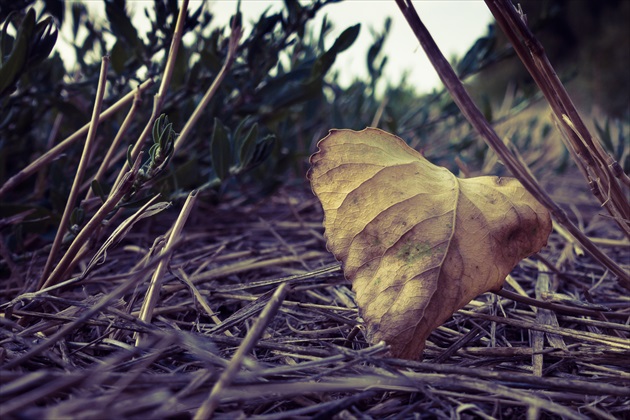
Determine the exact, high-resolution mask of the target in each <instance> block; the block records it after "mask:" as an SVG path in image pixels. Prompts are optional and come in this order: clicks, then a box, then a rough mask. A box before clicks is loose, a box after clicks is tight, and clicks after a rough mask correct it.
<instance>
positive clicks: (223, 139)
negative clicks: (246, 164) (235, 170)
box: [210, 118, 232, 181]
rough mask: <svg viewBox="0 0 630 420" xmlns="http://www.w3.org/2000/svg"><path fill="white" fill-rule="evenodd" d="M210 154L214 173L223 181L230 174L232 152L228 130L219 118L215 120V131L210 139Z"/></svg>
mask: <svg viewBox="0 0 630 420" xmlns="http://www.w3.org/2000/svg"><path fill="white" fill-rule="evenodd" d="M210 153H211V155H210V160H211V161H212V167H213V168H214V172H215V173H216V174H217V176H218V177H219V179H220V180H222V181H223V180H224V179H226V178H227V177H228V175H229V174H230V163H231V158H232V152H231V150H230V140H229V138H228V133H227V130H226V129H225V126H224V125H223V124H222V123H221V121H219V119H218V118H215V119H214V130H213V131H212V138H211V139H210Z"/></svg>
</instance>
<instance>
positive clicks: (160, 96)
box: [114, 0, 189, 185]
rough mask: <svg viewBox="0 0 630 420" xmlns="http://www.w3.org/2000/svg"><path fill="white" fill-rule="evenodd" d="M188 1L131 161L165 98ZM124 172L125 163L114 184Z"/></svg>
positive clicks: (180, 12)
mask: <svg viewBox="0 0 630 420" xmlns="http://www.w3.org/2000/svg"><path fill="white" fill-rule="evenodd" d="M188 3H189V0H183V2H182V4H181V7H180V9H179V14H178V15H177V23H176V24H175V32H174V33H173V40H172V41H171V47H170V49H169V51H168V58H167V60H166V66H165V68H164V73H163V74H162V83H160V89H159V90H158V93H157V94H156V95H155V96H154V98H153V111H152V112H151V117H150V118H149V121H147V124H146V125H145V126H144V129H143V130H142V133H141V134H140V137H138V139H137V140H136V143H135V144H134V146H133V148H132V150H131V153H130V157H131V161H135V160H136V158H137V157H138V155H139V154H140V152H141V151H142V148H143V146H144V142H145V139H146V138H147V136H148V135H149V132H151V130H152V128H153V123H154V122H155V120H156V119H157V118H158V116H159V115H160V112H161V111H162V106H163V105H164V101H165V100H166V92H167V90H168V87H169V85H170V83H171V77H172V76H173V70H174V68H175V61H176V59H177V51H178V50H179V44H180V43H181V41H182V36H183V33H184V23H185V21H186V15H187V12H188ZM124 172H125V165H123V167H122V168H121V170H120V173H119V174H118V177H117V178H116V181H114V185H116V184H118V183H119V182H120V180H121V178H122V176H123V174H124Z"/></svg>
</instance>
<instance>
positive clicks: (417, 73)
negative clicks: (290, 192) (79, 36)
mask: <svg viewBox="0 0 630 420" xmlns="http://www.w3.org/2000/svg"><path fill="white" fill-rule="evenodd" d="M208 1H209V4H208V6H209V8H210V10H211V11H212V13H213V14H214V16H215V22H216V25H224V24H226V23H227V22H228V20H229V18H230V17H231V16H232V14H233V13H234V12H235V10H236V0H208ZM85 3H86V4H87V5H88V7H89V8H90V9H91V10H93V11H94V12H95V13H96V15H100V16H104V6H103V2H102V0H87V1H85ZM127 3H128V5H130V6H131V8H132V9H133V10H134V13H133V15H134V16H133V20H134V23H135V24H136V25H137V26H138V32H139V35H142V34H143V33H144V32H146V29H144V28H141V27H140V25H142V19H143V18H144V12H143V11H142V10H141V9H142V8H143V7H145V6H146V7H151V6H152V5H153V1H147V0H128V2H127ZM200 3H201V2H200V1H199V0H191V1H190V6H189V10H191V11H192V10H196V9H197V8H198V7H199V5H200ZM302 3H304V1H303V0H302ZM413 4H414V6H415V8H416V10H417V11H418V14H419V16H420V19H422V21H423V22H424V24H425V25H426V26H427V28H428V29H429V31H430V33H431V34H432V36H433V38H434V39H435V41H436V43H437V45H438V47H440V49H441V50H442V53H443V54H444V55H445V56H446V57H447V58H448V59H450V58H451V57H452V56H458V57H462V56H463V54H464V53H466V51H467V50H468V48H470V46H472V44H473V43H474V42H475V40H476V39H477V38H478V37H479V36H482V35H484V34H485V33H486V31H487V27H488V24H489V23H490V22H491V18H492V15H491V14H490V12H489V11H488V9H487V7H486V5H485V3H484V2H483V1H482V0H416V1H413ZM269 7H271V11H274V10H280V9H282V8H283V7H284V2H283V1H282V0H242V3H241V11H242V12H243V21H244V23H245V24H249V23H250V22H251V21H253V20H256V19H257V18H258V17H259V16H260V15H261V14H262V12H263V11H264V10H266V9H267V8H269ZM324 14H326V15H328V20H329V21H330V22H332V24H333V30H332V31H331V32H330V34H329V35H328V37H327V41H328V42H327V44H326V47H329V46H330V45H332V42H333V41H334V40H335V39H336V38H337V36H338V35H339V34H340V33H341V32H342V31H343V30H345V29H346V28H348V27H350V26H352V25H355V24H356V23H361V32H360V34H359V37H358V39H357V40H356V42H355V43H354V44H353V45H352V47H350V48H349V49H348V50H346V51H344V52H343V53H341V54H340V55H339V56H338V57H337V61H336V62H335V65H334V67H333V69H332V71H338V72H339V75H340V82H341V84H342V85H346V84H347V83H350V82H351V81H352V80H353V79H355V78H356V77H359V78H362V79H365V78H366V77H367V66H366V63H365V59H366V55H367V51H368V49H369V47H370V46H371V45H372V43H373V41H374V40H373V37H372V35H371V31H370V28H373V29H374V30H375V31H376V32H381V31H382V29H383V25H384V22H385V18H386V17H387V16H389V17H391V18H392V25H391V29H390V34H389V36H388V37H387V39H386V42H385V45H384V46H383V49H382V50H381V54H384V55H386V56H388V61H387V64H386V66H385V78H387V80H390V81H392V83H393V84H397V83H396V82H397V80H399V79H400V78H401V76H402V74H403V72H404V71H408V72H409V76H408V79H407V80H408V82H409V84H411V85H412V86H414V87H415V88H416V90H417V91H418V92H427V91H430V90H432V89H434V88H436V87H438V86H439V85H440V81H439V78H438V76H437V74H436V73H435V71H434V70H433V67H432V66H431V64H430V63H429V60H428V59H427V58H426V56H425V55H424V52H423V51H422V48H421V47H420V46H419V44H418V41H417V40H416V38H415V36H414V34H413V32H412V31H411V29H410V28H409V25H408V24H407V22H406V21H405V19H404V17H403V15H402V13H401V12H400V10H399V9H398V6H396V3H395V1H394V0H345V1H343V2H341V3H334V4H329V5H327V6H325V7H324V8H323V10H322V11H321V12H320V14H319V16H318V17H317V18H316V19H315V21H314V24H313V23H312V25H313V26H312V28H313V29H314V31H315V33H318V31H319V28H320V25H321V19H322V18H323V15H324ZM248 27H251V26H249V25H248V26H247V27H246V29H245V34H247V33H249V31H248ZM61 53H62V56H64V55H66V54H64V52H63V51H61Z"/></svg>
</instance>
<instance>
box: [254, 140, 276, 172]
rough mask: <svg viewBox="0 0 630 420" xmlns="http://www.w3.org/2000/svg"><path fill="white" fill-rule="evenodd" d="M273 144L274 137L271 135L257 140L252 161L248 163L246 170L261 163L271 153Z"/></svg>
mask: <svg viewBox="0 0 630 420" xmlns="http://www.w3.org/2000/svg"><path fill="white" fill-rule="evenodd" d="M275 143H276V136H274V135H272V134H270V135H268V136H265V137H263V138H262V139H260V140H258V141H257V142H256V147H255V149H254V155H253V156H252V159H251V161H250V162H249V167H248V169H252V168H255V167H256V166H258V165H260V164H261V163H263V162H264V161H265V160H266V159H267V158H268V157H269V155H270V154H271V152H272V151H273V147H274V145H275Z"/></svg>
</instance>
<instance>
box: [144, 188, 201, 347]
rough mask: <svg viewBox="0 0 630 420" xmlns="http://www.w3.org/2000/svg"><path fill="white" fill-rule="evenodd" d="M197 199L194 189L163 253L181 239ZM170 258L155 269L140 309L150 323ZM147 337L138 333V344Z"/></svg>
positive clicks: (163, 260) (168, 250) (176, 221)
mask: <svg viewBox="0 0 630 420" xmlns="http://www.w3.org/2000/svg"><path fill="white" fill-rule="evenodd" d="M196 200H197V192H196V191H193V192H191V193H190V194H189V195H188V198H187V199H186V202H185V203H184V206H183V207H182V211H181V212H180V213H179V216H178V217H177V220H175V223H174V224H173V228H172V229H171V234H170V235H169V237H168V240H167V242H166V246H165V247H164V249H163V250H162V251H161V252H162V253H168V252H170V250H171V249H172V248H173V245H174V244H175V243H177V241H178V240H179V238H180V236H181V233H182V230H183V229H184V225H185V224H186V221H187V220H188V216H189V215H190V212H191V211H192V209H193V207H194V206H195V201H196ZM169 262H170V260H169V259H166V258H164V259H162V260H161V261H160V264H159V265H158V266H157V268H156V269H155V272H154V273H153V277H152V278H151V284H150V285H149V289H148V290H147V294H146V297H145V299H144V302H143V303H142V308H141V309H140V316H139V318H140V320H141V321H143V322H145V323H147V324H150V323H151V318H152V316H153V309H155V305H156V303H157V301H158V297H159V296H160V289H161V287H162V277H163V276H164V272H165V271H166V267H167V266H168V264H169ZM146 339H147V337H146V336H143V335H142V334H138V335H137V336H136V346H141V345H142V344H143V343H144V342H145V341H146Z"/></svg>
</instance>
